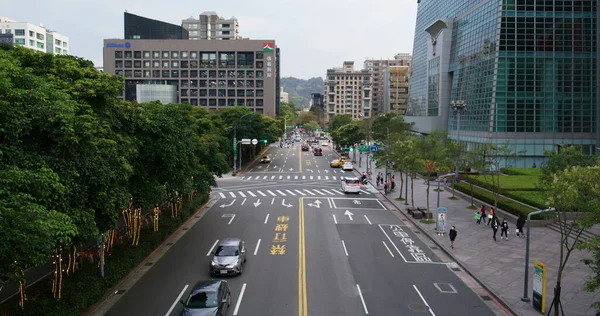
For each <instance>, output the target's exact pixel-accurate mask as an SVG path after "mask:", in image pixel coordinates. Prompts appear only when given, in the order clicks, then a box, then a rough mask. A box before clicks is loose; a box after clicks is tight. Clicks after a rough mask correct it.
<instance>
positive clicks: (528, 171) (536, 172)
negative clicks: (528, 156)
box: [502, 168, 543, 176]
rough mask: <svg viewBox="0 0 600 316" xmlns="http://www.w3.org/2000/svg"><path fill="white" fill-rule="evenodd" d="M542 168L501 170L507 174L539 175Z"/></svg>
mask: <svg viewBox="0 0 600 316" xmlns="http://www.w3.org/2000/svg"><path fill="white" fill-rule="evenodd" d="M542 170H543V169H541V168H504V169H502V172H504V173H506V174H509V175H522V176H540V175H542Z"/></svg>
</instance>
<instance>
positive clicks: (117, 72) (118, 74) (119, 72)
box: [115, 70, 123, 77]
mask: <svg viewBox="0 0 600 316" xmlns="http://www.w3.org/2000/svg"><path fill="white" fill-rule="evenodd" d="M115 75H117V76H121V77H123V70H117V71H115Z"/></svg>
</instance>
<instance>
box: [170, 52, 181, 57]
mask: <svg viewBox="0 0 600 316" xmlns="http://www.w3.org/2000/svg"><path fill="white" fill-rule="evenodd" d="M171 58H179V52H178V51H172V52H171Z"/></svg>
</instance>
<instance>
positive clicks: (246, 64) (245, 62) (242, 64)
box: [237, 52, 258, 69]
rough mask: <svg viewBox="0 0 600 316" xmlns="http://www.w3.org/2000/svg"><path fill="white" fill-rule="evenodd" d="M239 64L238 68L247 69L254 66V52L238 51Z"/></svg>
mask: <svg viewBox="0 0 600 316" xmlns="http://www.w3.org/2000/svg"><path fill="white" fill-rule="evenodd" d="M257 63H258V62H257ZM237 66H238V68H246V69H248V68H253V66H254V52H238V53H237Z"/></svg>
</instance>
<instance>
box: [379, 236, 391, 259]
mask: <svg viewBox="0 0 600 316" xmlns="http://www.w3.org/2000/svg"><path fill="white" fill-rule="evenodd" d="M381 242H382V243H383V245H384V246H385V249H387V250H388V252H389V253H390V255H391V256H392V258H394V253H393V252H392V251H391V250H390V247H388V245H387V244H386V243H385V240H382V241H381Z"/></svg>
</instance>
